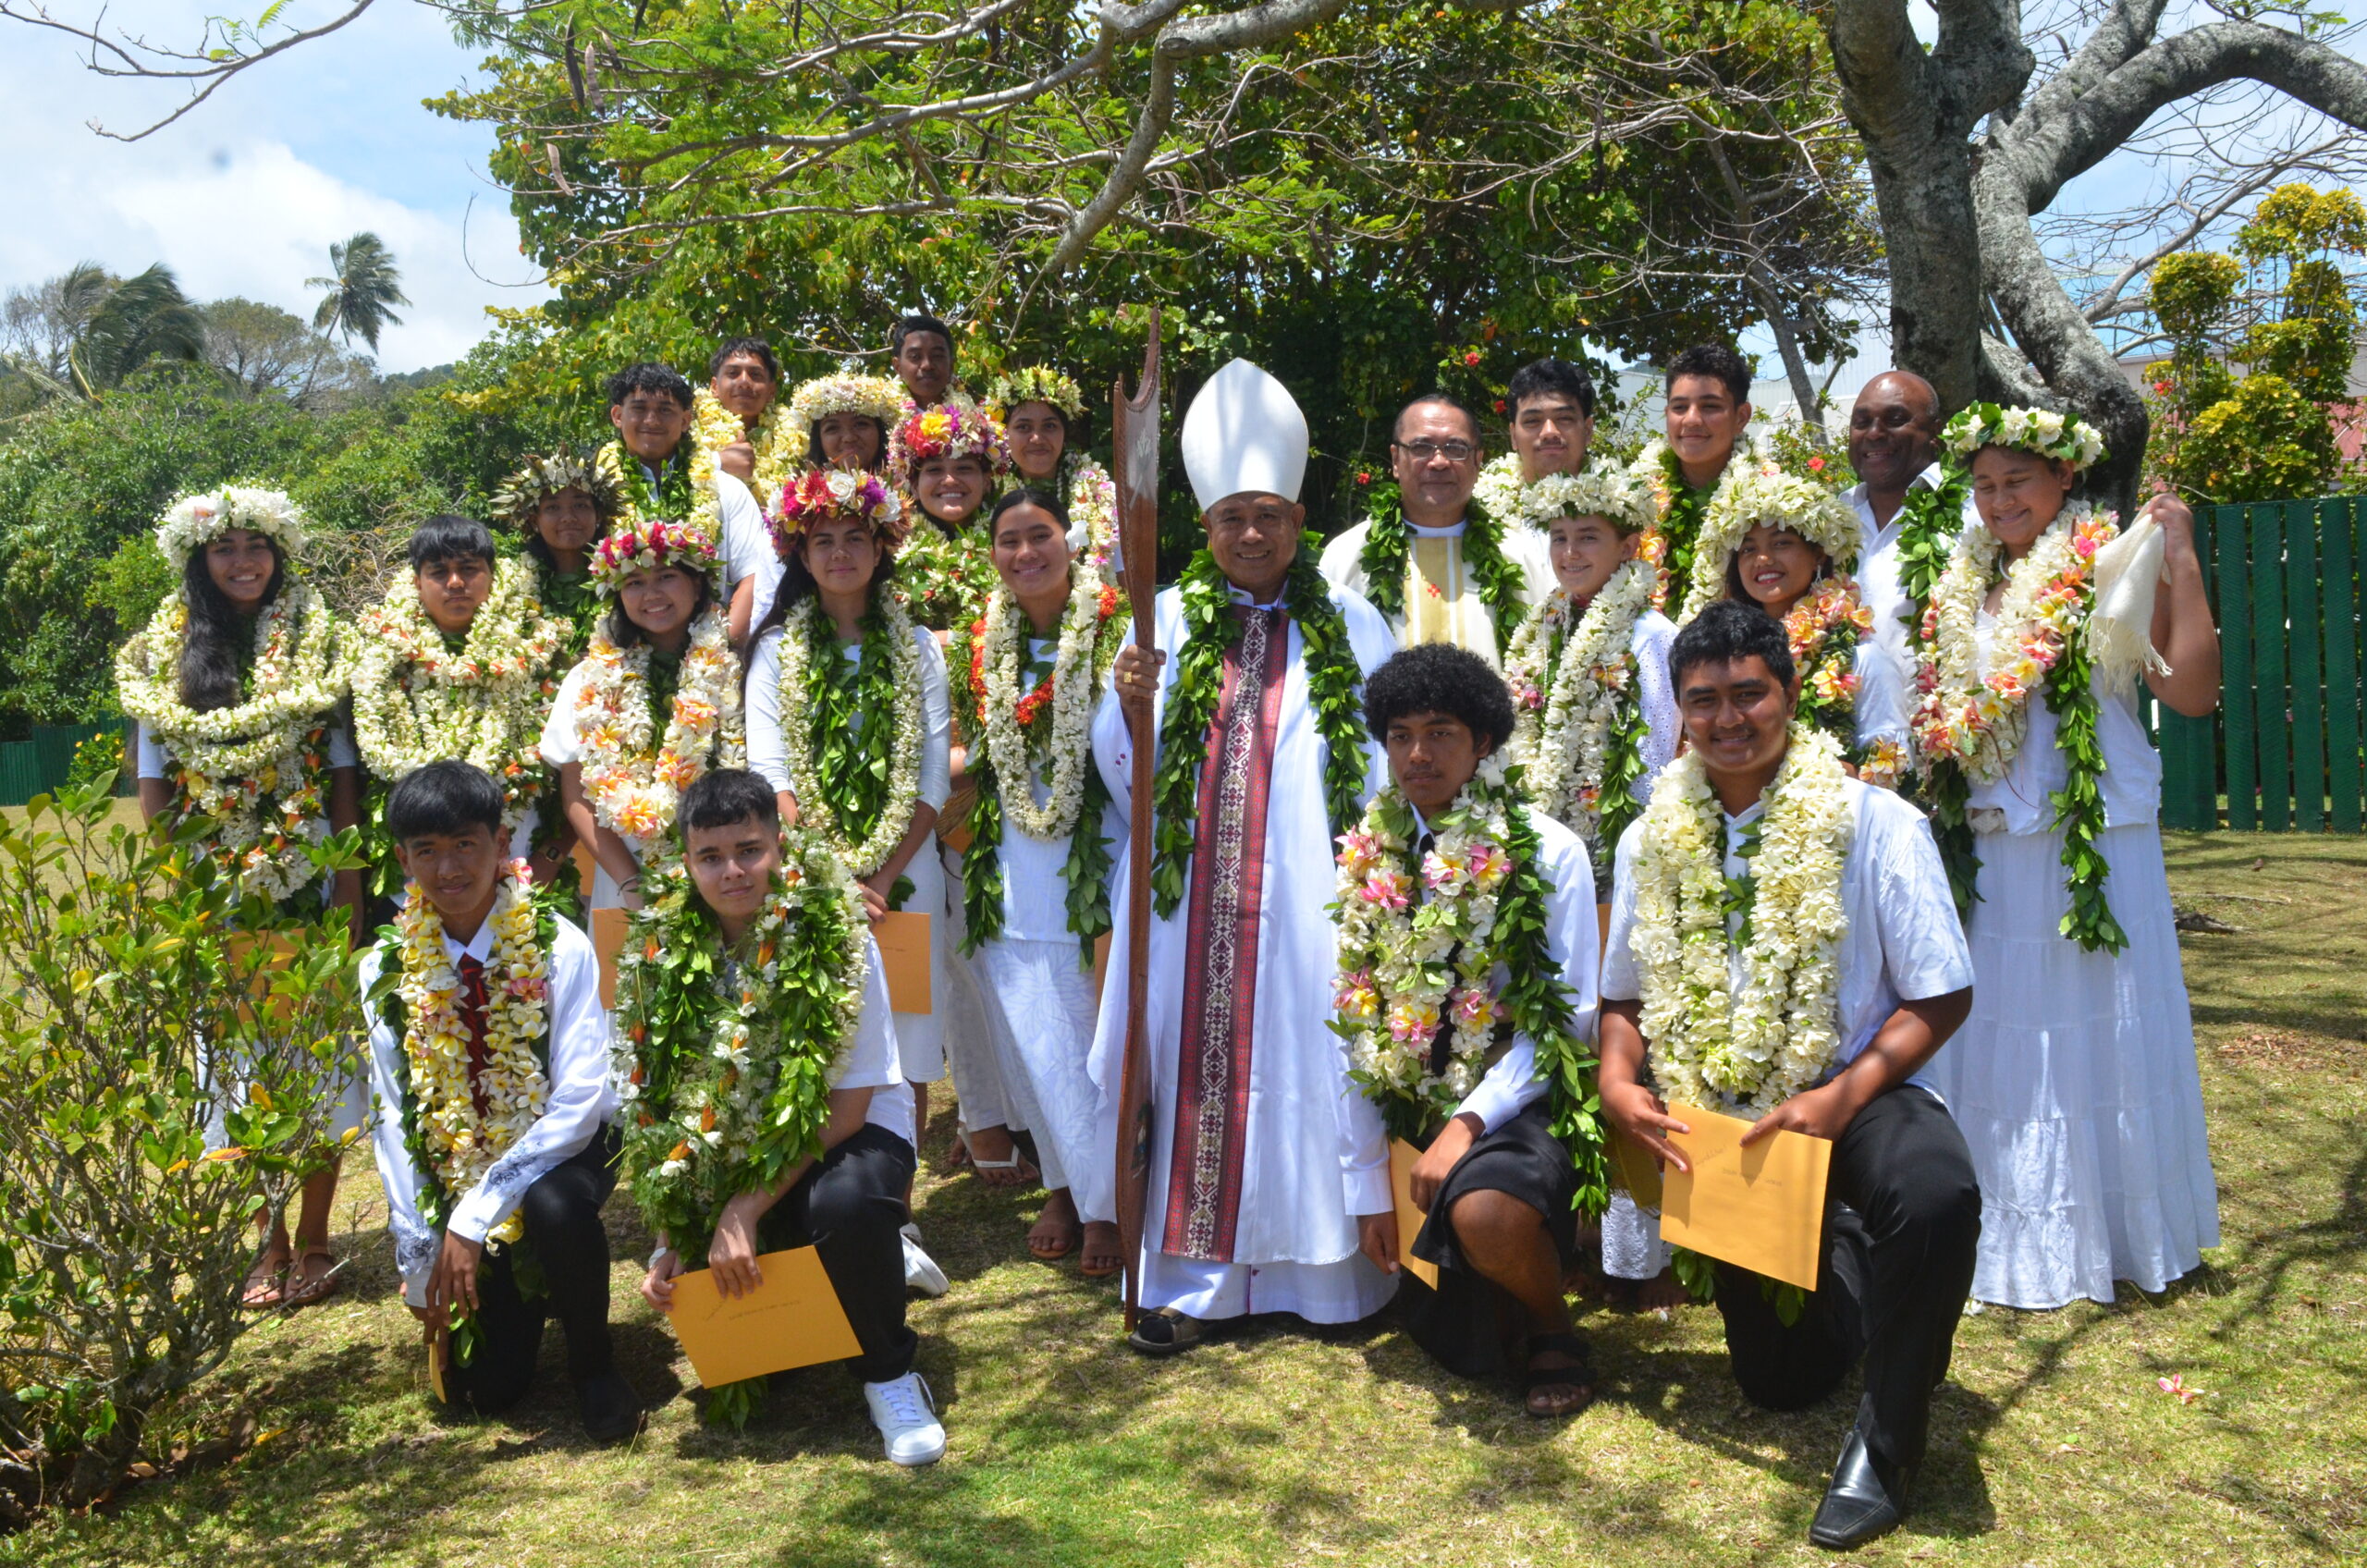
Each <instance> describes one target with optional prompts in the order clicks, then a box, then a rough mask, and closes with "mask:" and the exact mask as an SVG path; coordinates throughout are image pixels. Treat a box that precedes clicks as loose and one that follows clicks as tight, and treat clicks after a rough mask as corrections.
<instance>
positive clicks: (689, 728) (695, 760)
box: [575, 607, 747, 859]
mask: <svg viewBox="0 0 2367 1568" xmlns="http://www.w3.org/2000/svg"><path fill="white" fill-rule="evenodd" d="M649 655H650V648H649V644H648V643H637V644H635V645H634V646H632V647H631V648H619V647H618V646H617V645H616V644H615V643H612V642H610V641H609V640H608V636H607V632H606V631H601V632H598V633H595V635H594V637H593V639H592V645H591V647H590V648H589V649H588V650H586V651H585V653H584V655H583V663H584V665H585V666H586V667H587V668H588V673H587V676H586V678H585V680H584V681H583V685H582V687H581V688H579V689H578V691H577V692H576V699H575V728H576V733H577V735H578V736H579V737H580V738H581V743H582V745H583V791H584V793H585V794H586V795H587V796H589V797H590V799H591V802H592V809H593V811H594V812H595V814H596V815H597V816H598V818H599V822H600V825H601V826H602V827H606V828H607V829H608V830H609V831H610V832H613V833H615V834H616V835H617V836H618V837H619V838H621V839H627V840H629V841H630V842H631V843H632V845H633V846H634V858H636V859H643V858H644V857H646V856H649V855H652V854H662V851H663V846H664V845H665V844H666V843H667V842H668V837H667V829H668V828H669V827H672V826H673V824H674V808H675V807H676V806H678V805H680V804H681V799H682V791H683V790H687V789H689V788H690V787H691V785H692V784H693V782H694V781H696V779H697V778H698V777H699V775H701V774H703V773H705V772H706V771H707V770H708V769H709V768H711V767H740V766H744V764H745V759H746V756H747V741H746V731H745V728H744V723H743V720H742V715H741V709H740V661H739V659H738V658H737V657H736V656H734V655H733V654H732V652H731V642H730V631H729V630H728V629H727V627H726V625H725V623H724V618H723V612H722V610H721V609H720V608H718V607H710V608H709V609H708V610H707V612H706V613H705V614H704V615H702V616H700V617H699V619H697V620H696V621H695V622H693V624H692V626H691V635H690V642H689V643H688V645H687V646H685V647H684V649H683V650H682V667H681V678H680V680H678V682H677V684H676V686H675V689H674V696H673V701H672V703H671V704H670V707H669V712H668V719H667V724H666V729H665V733H664V734H663V735H657V734H655V733H654V731H655V730H656V722H655V720H654V717H653V716H652V715H651V713H650V711H649V708H650V703H649Z"/></svg>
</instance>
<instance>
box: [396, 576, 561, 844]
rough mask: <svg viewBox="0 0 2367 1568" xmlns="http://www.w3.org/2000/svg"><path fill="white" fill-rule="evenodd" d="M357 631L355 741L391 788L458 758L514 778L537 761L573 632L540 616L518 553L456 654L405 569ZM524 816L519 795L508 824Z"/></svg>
mask: <svg viewBox="0 0 2367 1568" xmlns="http://www.w3.org/2000/svg"><path fill="white" fill-rule="evenodd" d="M361 630H362V636H361V638H360V642H361V654H360V656H359V657H358V658H357V659H356V661H355V665H354V676H353V740H354V745H355V747H356V748H357V749H358V750H359V751H360V752H361V753H362V761H363V762H364V763H365V764H367V765H368V766H369V768H370V771H371V772H372V773H373V774H374V775H376V776H377V777H378V778H383V779H385V780H386V781H387V782H389V783H392V782H393V781H394V780H396V779H399V778H402V777H404V776H405V775H406V774H409V773H411V772H413V771H415V770H416V769H418V768H420V767H422V766H425V765H426V764H428V763H431V762H434V761H436V760H437V759H438V758H442V757H458V758H459V759H460V760H461V761H463V762H468V763H473V764H475V765H476V766H479V767H481V768H484V770H485V771H486V772H487V773H490V774H492V775H493V776H494V777H495V778H499V779H504V780H511V779H512V778H513V769H519V768H533V767H534V766H537V765H538V764H539V763H540V762H541V760H542V753H541V751H540V750H539V748H538V746H537V740H538V738H539V737H540V735H541V733H542V727H543V719H544V717H546V714H547V713H548V709H549V702H550V696H551V692H552V690H553V684H552V681H551V680H550V670H551V661H552V660H553V659H555V658H556V657H557V656H558V650H559V645H560V643H562V642H563V641H564V640H565V638H566V636H567V628H566V627H564V626H561V625H560V624H559V623H558V622H557V621H553V620H546V619H544V617H543V613H542V605H541V603H540V602H539V601H538V600H536V598H535V597H534V575H533V568H532V565H531V563H530V562H528V561H527V560H525V559H524V558H523V557H515V556H513V557H507V558H505V559H503V560H501V561H500V562H499V563H497V565H496V566H495V567H494V570H493V590H492V592H491V593H489V594H486V595H485V601H484V604H482V605H480V606H477V613H476V616H475V619H472V620H471V621H470V622H469V631H468V640H467V641H466V642H465V643H463V644H462V645H461V647H460V651H459V652H458V653H453V652H450V651H448V650H447V648H446V647H445V645H444V637H443V633H442V632H441V631H438V630H437V628H436V625H435V622H434V621H433V620H430V619H428V617H427V612H426V610H425V609H423V607H422V606H421V605H420V602H419V584H418V582H417V581H416V578H415V576H414V574H413V573H411V571H409V570H402V571H399V572H397V573H396V575H395V577H394V580H393V581H392V582H389V583H388V584H387V585H386V598H385V599H384V600H382V601H381V602H379V603H378V604H376V605H374V606H371V607H370V608H369V609H367V610H364V611H363V612H362V621H361ZM522 815H524V804H523V802H520V801H519V800H518V799H516V797H515V793H514V790H513V791H512V798H511V800H510V802H509V808H508V810H507V812H506V813H505V817H504V820H505V823H506V825H507V826H509V827H516V826H517V821H518V818H520V817H521V816H522Z"/></svg>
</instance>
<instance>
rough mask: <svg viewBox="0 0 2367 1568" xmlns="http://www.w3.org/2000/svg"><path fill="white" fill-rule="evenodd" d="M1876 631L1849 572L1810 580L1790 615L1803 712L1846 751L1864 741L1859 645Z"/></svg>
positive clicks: (1788, 637) (1804, 719)
mask: <svg viewBox="0 0 2367 1568" xmlns="http://www.w3.org/2000/svg"><path fill="white" fill-rule="evenodd" d="M1873 631H1874V612H1873V611H1871V610H1870V609H1868V608H1867V607H1866V606H1864V605H1862V604H1860V603H1858V582H1857V580H1856V579H1855V578H1853V577H1851V576H1849V574H1848V573H1846V572H1840V571H1836V572H1833V573H1831V574H1829V575H1827V576H1824V577H1820V578H1818V579H1817V580H1816V581H1815V582H1811V583H1809V591H1808V592H1807V593H1805V594H1801V595H1800V599H1799V603H1797V604H1796V605H1794V606H1792V607H1791V608H1790V609H1789V610H1787V611H1786V612H1784V640H1785V642H1787V643H1789V644H1790V645H1791V650H1792V664H1793V668H1795V669H1796V670H1797V672H1798V674H1799V679H1800V703H1799V708H1798V712H1797V717H1798V719H1799V721H1800V722H1801V723H1803V724H1810V725H1814V726H1815V727H1816V728H1817V729H1821V730H1823V731H1824V732H1825V733H1826V734H1828V735H1831V736H1832V737H1833V738H1834V740H1835V741H1838V742H1839V743H1840V745H1841V748H1842V750H1843V751H1844V752H1851V751H1853V750H1854V748H1855V747H1856V746H1857V743H1858V643H1860V642H1862V641H1864V640H1865V639H1866V638H1868V637H1870V636H1872V635H1873ZM1852 760H1856V759H1855V758H1854V757H1853V759H1852ZM1878 782H1882V783H1884V784H1887V783H1888V782H1889V780H1888V779H1883V780H1879V781H1878Z"/></svg>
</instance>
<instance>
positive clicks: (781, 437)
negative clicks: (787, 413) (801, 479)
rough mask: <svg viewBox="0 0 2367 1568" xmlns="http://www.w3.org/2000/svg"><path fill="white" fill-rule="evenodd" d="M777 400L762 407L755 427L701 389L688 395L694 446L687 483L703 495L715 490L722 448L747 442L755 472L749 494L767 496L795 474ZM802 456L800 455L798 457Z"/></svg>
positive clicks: (784, 423)
mask: <svg viewBox="0 0 2367 1568" xmlns="http://www.w3.org/2000/svg"><path fill="white" fill-rule="evenodd" d="M781 414H782V410H781V405H780V399H779V398H774V399H773V400H772V401H771V402H769V403H767V404H766V405H765V411H764V412H763V413H761V414H758V415H757V416H756V428H755V429H754V430H751V429H749V428H748V425H747V422H746V421H744V420H742V418H741V417H740V416H739V415H738V414H735V413H733V412H732V411H731V410H730V409H727V408H725V407H724V406H723V400H722V399H721V398H717V396H716V395H715V394H714V393H712V392H710V391H708V390H707V389H706V388H705V387H704V386H702V387H699V388H698V389H697V390H695V391H693V393H692V394H691V428H692V430H693V431H694V432H695V433H696V445H694V446H693V447H692V449H691V483H692V484H693V485H695V486H697V487H698V489H699V490H700V491H701V492H703V493H706V494H712V493H713V492H714V489H715V476H716V475H717V473H719V472H722V465H723V449H724V448H725V447H730V446H734V445H736V444H738V443H740V442H742V441H745V442H746V443H748V446H749V447H750V449H751V450H752V451H754V454H755V459H756V463H755V469H754V473H753V475H752V476H751V478H750V479H749V482H748V488H749V491H750V492H751V493H752V494H754V495H758V496H766V495H770V494H771V493H772V492H773V490H774V489H775V488H777V487H778V486H779V484H781V483H782V481H784V480H785V479H787V478H788V477H789V475H791V473H794V472H796V471H797V459H796V458H792V457H791V455H790V441H789V426H790V424H791V421H789V420H785V419H783V418H782V417H781ZM801 456H802V454H801Z"/></svg>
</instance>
